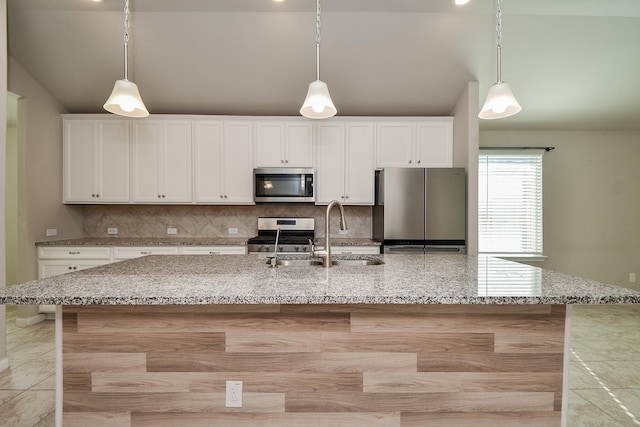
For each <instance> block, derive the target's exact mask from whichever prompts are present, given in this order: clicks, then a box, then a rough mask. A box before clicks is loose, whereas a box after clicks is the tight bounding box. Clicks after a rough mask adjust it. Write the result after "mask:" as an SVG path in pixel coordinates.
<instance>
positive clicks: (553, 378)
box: [63, 305, 566, 427]
mask: <svg viewBox="0 0 640 427" xmlns="http://www.w3.org/2000/svg"><path fill="white" fill-rule="evenodd" d="M565 311H566V310H565V307H564V306H562V305H530V306H517V305H510V306H498V305H440V306H438V305H425V306H420V305H386V306H385V305H361V306H358V305H353V306H350V305H316V306H314V305H245V306H237V305H220V306H86V307H73V306H67V307H64V308H63V319H64V327H63V329H64V330H63V351H64V353H63V366H64V375H63V383H64V397H63V399H64V404H63V407H64V423H63V425H64V426H65V427H68V426H87V425H105V426H106V425H108V426H136V427H139V426H145V427H146V426H154V427H162V426H167V427H168V426H177V425H184V426H187V425H188V426H212V425H221V426H222V425H224V426H256V425H261V426H265V425H266V426H279V427H282V426H301V425H307V426H363V427H364V426H385V427H391V426H398V427H400V426H403V427H408V426H425V425H429V426H434V425H435V426H466V425H469V426H471V425H473V426H496V425H508V426H516V425H517V426H526V425H531V426H534V425H535V426H559V425H560V419H561V412H560V411H561V407H562V383H563V352H564V331H565ZM227 380H238V381H243V385H244V388H243V406H242V408H227V407H225V385H226V381H227Z"/></svg>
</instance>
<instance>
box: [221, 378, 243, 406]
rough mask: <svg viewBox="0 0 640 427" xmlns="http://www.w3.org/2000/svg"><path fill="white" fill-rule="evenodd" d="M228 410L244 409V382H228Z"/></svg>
mask: <svg viewBox="0 0 640 427" xmlns="http://www.w3.org/2000/svg"><path fill="white" fill-rule="evenodd" d="M225 406H226V407H227V408H242V381H227V399H226V403H225Z"/></svg>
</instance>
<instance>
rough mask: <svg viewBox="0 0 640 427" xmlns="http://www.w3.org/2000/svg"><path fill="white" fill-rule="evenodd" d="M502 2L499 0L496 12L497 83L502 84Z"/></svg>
mask: <svg viewBox="0 0 640 427" xmlns="http://www.w3.org/2000/svg"><path fill="white" fill-rule="evenodd" d="M502 1H503V0H498V11H497V12H496V33H497V38H496V60H497V64H496V69H497V70H498V71H497V73H498V75H497V80H496V81H497V82H498V83H501V82H502Z"/></svg>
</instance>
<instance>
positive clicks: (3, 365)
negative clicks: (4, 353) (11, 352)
mask: <svg viewBox="0 0 640 427" xmlns="http://www.w3.org/2000/svg"><path fill="white" fill-rule="evenodd" d="M8 367H9V359H8V358H6V357H5V358H4V359H0V372H2V371H4V370H5V369H7V368H8Z"/></svg>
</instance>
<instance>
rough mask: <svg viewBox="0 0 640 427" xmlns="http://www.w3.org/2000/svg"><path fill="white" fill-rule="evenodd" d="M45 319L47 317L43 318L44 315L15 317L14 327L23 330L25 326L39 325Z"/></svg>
mask: <svg viewBox="0 0 640 427" xmlns="http://www.w3.org/2000/svg"><path fill="white" fill-rule="evenodd" d="M46 318H47V316H45V315H44V314H37V315H35V316H31V317H16V326H18V327H20V328H24V327H25V326H31V325H35V324H36V323H40V322H42V321H43V320H44V319H46Z"/></svg>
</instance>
